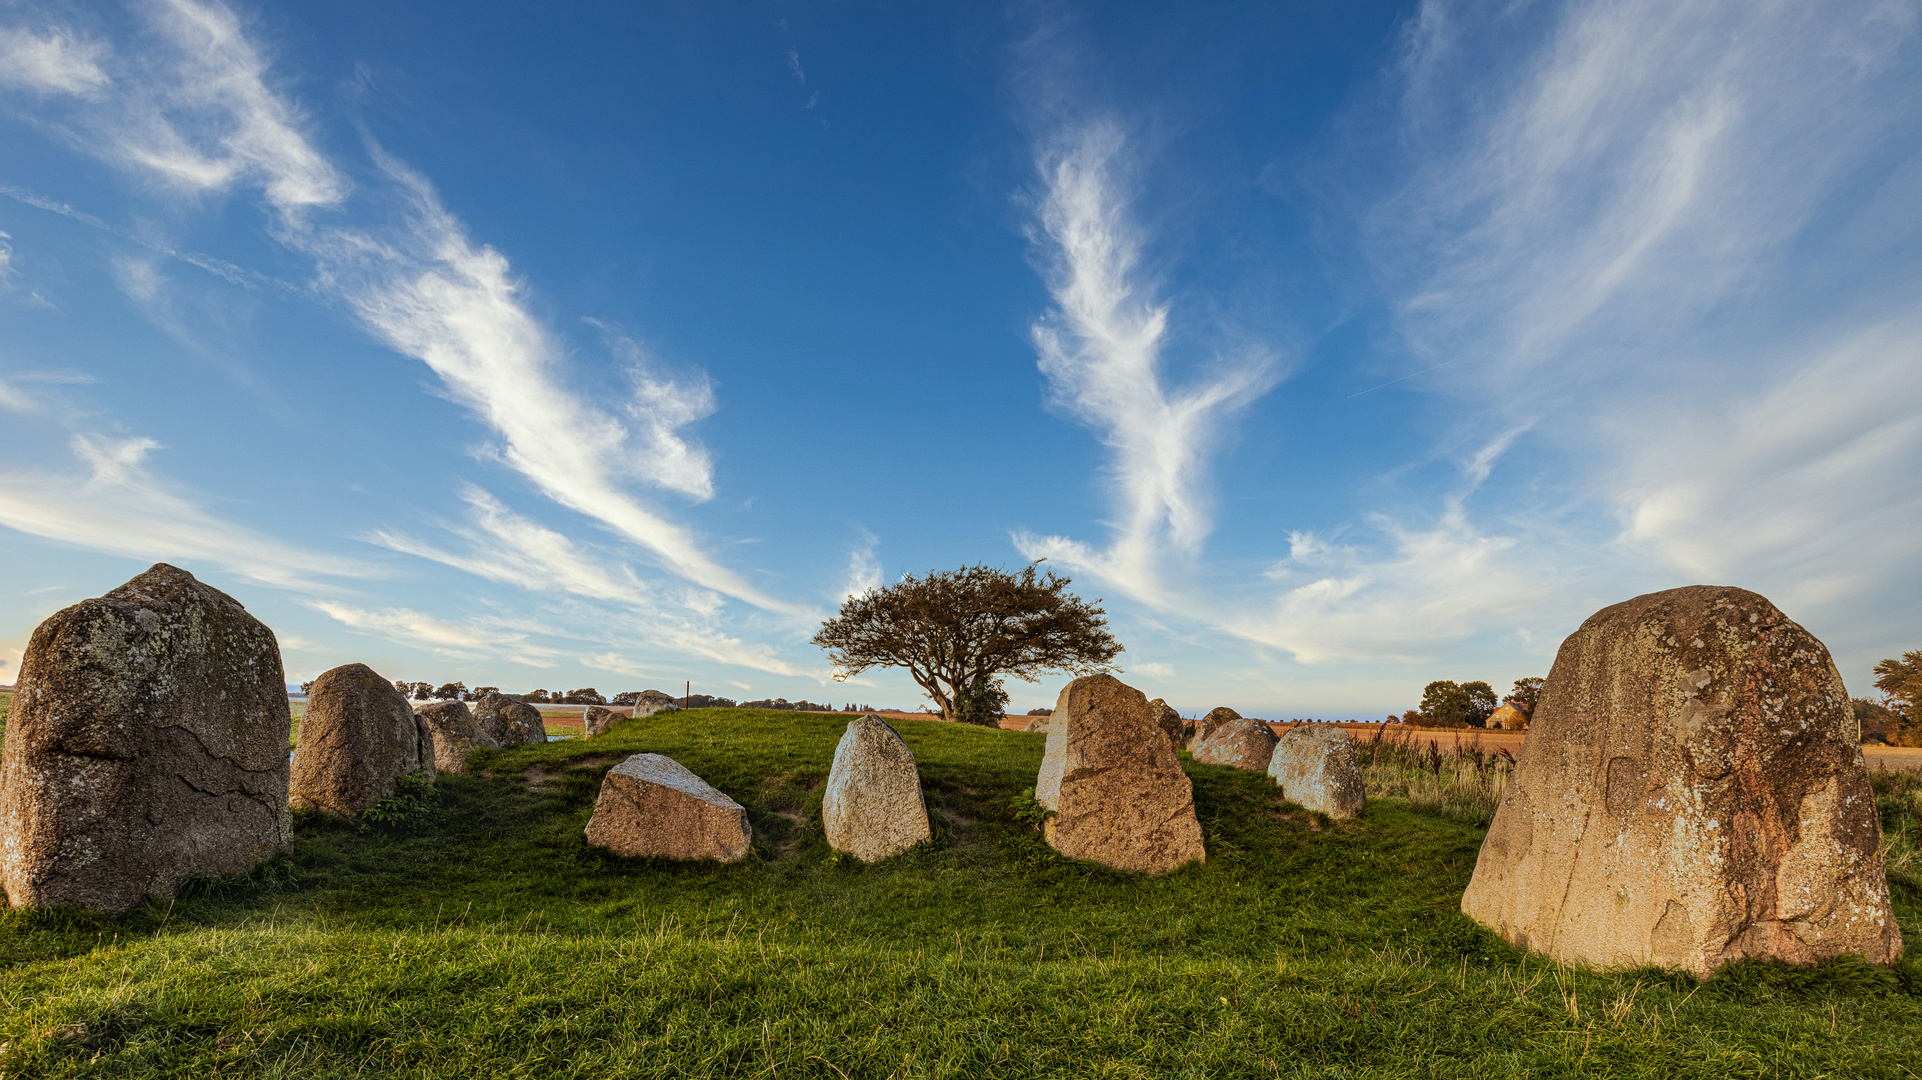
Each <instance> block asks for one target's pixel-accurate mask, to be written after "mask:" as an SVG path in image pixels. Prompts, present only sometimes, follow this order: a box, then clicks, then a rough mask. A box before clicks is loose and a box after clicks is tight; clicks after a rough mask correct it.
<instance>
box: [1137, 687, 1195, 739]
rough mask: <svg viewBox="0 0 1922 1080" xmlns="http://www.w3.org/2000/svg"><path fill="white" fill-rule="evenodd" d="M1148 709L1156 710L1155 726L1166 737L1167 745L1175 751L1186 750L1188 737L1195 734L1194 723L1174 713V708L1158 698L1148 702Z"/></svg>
mask: <svg viewBox="0 0 1922 1080" xmlns="http://www.w3.org/2000/svg"><path fill="white" fill-rule="evenodd" d="M1148 707H1149V708H1151V709H1154V710H1156V712H1155V726H1156V727H1159V728H1160V729H1161V733H1162V734H1163V735H1166V736H1167V737H1168V744H1169V745H1170V746H1173V747H1174V748H1175V749H1176V750H1186V749H1187V748H1188V738H1189V736H1191V735H1193V734H1194V733H1195V722H1194V721H1193V720H1190V719H1188V718H1187V717H1185V716H1183V715H1181V714H1180V713H1178V712H1176V711H1175V708H1174V706H1172V705H1170V704H1168V703H1167V702H1165V701H1163V700H1161V699H1160V698H1156V699H1154V700H1153V701H1150V702H1149V703H1148Z"/></svg>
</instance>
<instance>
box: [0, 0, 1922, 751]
mask: <svg viewBox="0 0 1922 1080" xmlns="http://www.w3.org/2000/svg"><path fill="white" fill-rule="evenodd" d="M1918 50H1919V45H1918V10H1917V4H1916V3H1913V2H1887V0H1874V2H1863V3H1855V2H1850V0H1837V2H1833V3H1825V4H1820V5H1796V4H1773V3H1755V2H1753V0H1731V2H1726V3H1721V2H1701V3H1688V4H1675V3H1672V2H1666V0H1664V2H1654V0H1649V2H1593V3H1566V4H1552V3H1545V2H1536V3H1529V4H1465V3H1463V4H1458V3H1450V2H1442V0H1434V2H1426V3H1416V4H1407V3H1403V4H1366V3H1354V4H1320V5H1276V4H1262V5H1230V4H1194V5H1166V4H1100V5H1094V4H1088V5H1081V6H1077V5H1072V4H1033V5H1023V4H1014V5H1010V6H1005V7H994V6H991V5H945V6H939V5H895V4H887V5H874V4H832V5H808V4H798V3H794V4H789V3H779V4H740V5H714V4H701V3H684V4H653V5H629V4H608V5H587V4H580V5H563V6H562V7H561V8H560V9H557V8H556V7H555V6H554V5H532V4H527V5H517V6H516V5H503V4H474V3H462V4H458V5H455V4H443V3H431V2H422V3H412V4H401V5H396V4H376V3H360V2H343V3H334V4H328V5H299V4H294V5H276V6H272V7H255V6H246V5H236V6H223V5H221V4H219V3H213V2H202V0H137V2H135V3H132V4H129V5H125V6H122V5H117V4H112V3H107V4H101V5H72V6H68V5H60V4H40V3H26V2H10V3H0V234H4V235H0V245H4V246H0V567H4V570H3V571H0V682H7V681H11V679H12V675H13V673H14V672H15V671H16V670H17V664H18V660H19V656H20V649H21V648H22V647H23V646H24V645H25V642H26V638H27V636H28V634H29V633H30V632H31V630H32V628H33V626H34V625H35V624H36V623H37V622H38V621H39V620H41V619H43V618H45V617H46V616H47V615H48V614H50V613H51V612H53V611H56V610H58V609H59V608H61V607H63V606H65V605H67V604H71V603H73V602H74V601H76V600H79V599H82V598H85V597H88V596H95V595H99V594H100V593H102V592H104V591H106V590H107V589H109V588H111V587H113V586H115V585H117V584H119V583H120V582H122V581H124V580H126V579H127V578H129V577H131V576H133V575H134V574H135V573H137V572H138V571H139V570H141V569H142V568H144V567H145V566H146V565H147V564H149V563H151V562H154V561H157V560H165V561H169V562H173V563H176V564H178V565H181V566H183V567H186V568H188V569H190V570H191V571H193V572H194V573H195V574H197V575H198V576H200V577H201V578H202V579H203V580H206V581H209V582H211V583H213V584H215V585H217V586H218V587H220V588H222V589H225V590H226V591H228V592H230V593H232V594H233V595H235V596H236V597H238V598H239V599H241V601H242V602H243V603H245V604H247V606H248V607H249V609H250V610H251V611H253V612H254V613H255V614H257V615H258V616H259V617H261V618H262V619H263V620H264V621H266V622H267V623H268V624H269V625H270V626H272V627H273V628H274V629H275V631H276V632H277V633H278V634H279V635H280V638H281V642H282V647H283V651H284V653H285V657H286V661H287V668H288V674H289V677H290V678H293V679H304V678H311V677H312V676H313V675H315V674H317V673H319V672H320V671H322V670H324V669H326V668H328V667H331V666H334V665H336V664H340V663H346V662H349V661H363V662H366V663H369V664H371V665H373V666H374V667H375V668H376V670H379V671H381V672H382V673H383V674H387V675H389V676H390V677H393V678H405V679H409V680H430V681H434V682H440V681H446V680H454V679H460V680H464V681H466V682H467V683H469V684H470V685H479V684H483V683H485V684H495V685H500V686H502V687H504V688H507V689H510V690H523V689H531V688H534V687H545V688H550V689H552V688H573V687H576V686H583V685H591V686H595V687H598V688H600V689H601V690H603V691H604V692H613V691H616V690H625V689H640V688H643V687H660V688H664V689H665V688H670V687H678V686H679V685H680V684H681V682H682V681H683V680H692V681H693V683H694V684H695V687H696V689H697V690H705V691H707V692H711V693H718V694H725V695H727V696H732V697H737V698H741V697H764V696H784V697H789V698H799V697H808V698H812V699H815V700H823V699H826V700H833V701H837V702H839V701H850V700H853V701H864V702H872V703H874V704H878V705H909V704H911V703H912V702H914V701H915V700H916V699H917V692H916V691H915V690H914V689H913V687H912V685H911V684H910V683H909V682H908V681H907V680H906V679H905V678H904V677H901V676H899V675H897V674H893V673H870V674H869V675H865V676H862V677H861V678H860V679H858V680H856V681H855V682H853V683H851V684H845V685H844V684H837V683H835V682H833V681H832V680H831V679H830V677H829V672H828V671H827V667H826V663H825V660H824V658H823V657H822V656H821V654H820V653H819V652H818V651H817V650H815V649H814V648H812V647H811V646H809V645H808V644H807V639H808V637H809V636H810V635H811V634H812V632H813V630H814V628H815V627H816V626H817V625H818V624H819V621H820V620H821V619H822V618H823V617H825V616H826V615H827V614H829V613H830V612H831V611H832V610H833V608H834V606H835V605H836V604H838V602H839V600H840V599H841V598H842V597H843V596H845V595H846V594H847V593H848V592H849V590H856V589H860V588H864V587H868V586H871V585H874V584H876V583H885V582H888V581H892V580H897V579H898V578H899V577H900V576H901V575H902V574H904V573H910V572H913V573H920V572H925V571H927V570H929V569H930V568H952V567H955V566H959V565H961V564H963V563H972V562H987V563H991V564H997V565H1004V566H1010V567H1013V566H1017V565H1020V564H1022V563H1024V562H1026V561H1027V560H1029V559H1034V558H1041V557H1046V558H1047V559H1048V560H1049V562H1048V564H1047V565H1049V566H1051V567H1054V568H1056V569H1059V570H1061V571H1063V572H1066V573H1068V574H1070V575H1072V576H1073V577H1074V578H1075V580H1076V584H1077V589H1078V591H1081V592H1082V593H1083V594H1084V595H1088V596H1098V597H1101V598H1103V599H1104V601H1105V605H1106V607H1107V609H1108V611H1109V612H1110V614H1111V617H1112V622H1113V625H1114V629H1115V631H1116V633H1117V636H1118V637H1120V639H1121V640H1122V641H1123V642H1124V644H1126V646H1127V649H1128V651H1127V653H1126V654H1125V655H1124V656H1123V657H1122V658H1121V663H1122V665H1123V667H1124V668H1125V669H1126V670H1127V675H1126V677H1127V678H1128V680H1129V681H1131V682H1133V683H1135V684H1136V685H1138V686H1140V687H1141V688H1142V689H1144V690H1146V691H1148V692H1149V693H1150V694H1151V695H1156V696H1164V697H1166V698H1168V699H1169V700H1170V701H1172V702H1174V703H1175V704H1177V705H1178V706H1180V707H1181V708H1183V709H1184V710H1189V711H1193V710H1200V709H1206V708H1209V707H1211V706H1213V705H1217V704H1229V705H1233V706H1235V707H1237V708H1239V709H1241V710H1242V711H1244V712H1248V713H1251V714H1256V715H1267V716H1272V717H1287V716H1318V717H1328V718H1334V717H1346V716H1379V715H1381V714H1383V713H1385V712H1387V711H1390V710H1393V711H1400V710H1402V709H1404V708H1408V707H1410V706H1412V705H1414V704H1415V702H1416V699H1417V698H1418V696H1419V693H1420V688H1421V687H1422V685H1424V684H1425V683H1427V682H1428V681H1429V680H1431V679H1436V678H1453V679H1472V678H1480V679H1486V680H1488V681H1490V682H1492V683H1495V684H1496V685H1497V686H1498V687H1506V686H1507V685H1508V683H1509V681H1511V680H1513V679H1516V678H1519V677H1522V676H1528V675H1540V674H1545V673H1546V672H1547V669H1548V666H1549V663H1550V661H1551V660H1552V658H1553V655H1554V650H1555V648H1556V646H1557V645H1558V644H1559V642H1560V641H1561V639H1562V638H1563V637H1564V636H1565V635H1566V634H1568V633H1569V632H1570V631H1571V630H1573V629H1574V628H1575V626H1576V625H1578V624H1579V623H1580V621H1581V620H1582V619H1583V618H1585V617H1586V616H1587V615H1589V614H1590V613H1592V612H1593V611H1594V610H1596V609H1597V608H1600V607H1602V606H1605V605H1607V604H1610V603H1614V602H1616V601H1619V600H1623V599H1626V598H1628V597H1630V596H1634V595H1637V594H1640V593H1644V592H1649V591H1653V590H1656V589H1663V588H1669V587H1673V586H1677V585H1684V584H1693V583H1698V582H1710V583H1722V584H1733V585H1740V586H1743V587H1746V588H1751V589H1754V590H1756V591H1759V592H1761V593H1763V594H1765V595H1767V596H1769V597H1770V598H1771V599H1773V600H1775V601H1776V602H1777V603H1778V604H1779V605H1781V606H1782V607H1783V608H1784V609H1785V610H1786V611H1787V612H1788V613H1789V615H1790V616H1791V617H1793V618H1795V619H1797V620H1798V621H1800V622H1801V623H1803V625H1805V626H1807V627H1808V628H1809V629H1810V630H1812V631H1813V632H1815V633H1816V634H1817V635H1818V636H1820V637H1821V638H1822V639H1823V640H1825V641H1826V642H1827V643H1828V644H1829V646H1830V648H1831V649H1833V650H1834V651H1835V653H1836V657H1837V660H1838V662H1839V663H1840V665H1841V668H1842V671H1843V675H1844V677H1845V679H1846V681H1847V682H1848V684H1849V686H1850V688H1851V690H1852V692H1855V693H1858V694H1862V693H1867V692H1868V691H1869V676H1868V669H1869V667H1870V666H1871V665H1872V664H1873V663H1874V662H1875V661H1876V660H1877V659H1879V658H1881V657H1884V656H1890V655H1895V654H1897V653H1899V652H1902V651H1906V650H1909V649H1914V648H1917V647H1922V620H1918V618H1917V615H1916V612H1917V611H1918V609H1919V606H1922V605H1919V604H1918V601H1922V557H1919V554H1922V468H1918V467H1917V466H1918V462H1922V364H1919V363H1918V361H1922V305H1918V299H1922V298H1919V297H1918V289H1919V288H1922V244H1918V240H1919V239H1922V236H1919V235H1918V229H1919V228H1922V85H1918V84H1919V83H1922V77H1919V76H1922V64H1919V63H1918V60H1919V59H1922V54H1919V51H1918ZM1058 688H1059V684H1058V682H1047V683H1041V684H1032V685H1031V684H1024V683H1018V682H1017V683H1014V684H1012V685H1011V687H1010V689H1011V690H1012V691H1013V693H1014V703H1015V705H1017V706H1018V707H1020V708H1022V709H1026V708H1028V707H1032V706H1035V705H1041V704H1051V703H1052V701H1053V697H1054V694H1055V692H1056V691H1057V690H1058Z"/></svg>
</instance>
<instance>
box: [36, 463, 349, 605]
mask: <svg viewBox="0 0 1922 1080" xmlns="http://www.w3.org/2000/svg"><path fill="white" fill-rule="evenodd" d="M158 448H159V444H158V443H156V442H154V441H153V440H152V439H144V438H131V439H115V438H109V437H106V436H102V435H92V434H81V435H76V436H74V439H73V442H72V450H73V454H74V457H75V458H76V459H77V461H78V463H79V464H80V465H81V466H82V469H81V470H80V471H79V472H78V473H77V474H76V473H71V472H66V473H62V472H37V471H29V470H17V469H9V470H0V525H5V526H7V527H9V528H13V529H18V530H19V531H21V532H23V533H27V534H29V535H32V536H39V537H43V538H45V539H48V540H53V541H56V542H59V543H63V544H70V545H72V546H74V547H78V548H83V549H85V550H89V551H100V552H106V553H108V554H111V555H125V556H129V557H131V558H136V559H143V560H160V561H169V562H205V563H211V564H214V565H217V566H221V567H224V568H225V569H227V570H229V571H231V572H233V573H235V574H238V575H240V576H242V577H245V578H248V579H251V580H253V581H257V582H260V583H262V584H264V585H273V586H277V587H280V588H286V589H298V590H302V591H307V592H323V593H324V592H328V591H332V588H331V587H330V586H328V585H327V584H325V582H324V581H323V579H325V578H329V577H335V578H342V577H344V578H366V577H371V576H373V575H374V570H373V568H372V567H370V566H368V565H367V564H365V563H363V562H361V561H359V560H355V559H345V558H340V557H338V556H334V555H328V554H324V553H321V552H316V551H310V550H307V549H305V548H301V547H298V546H295V545H292V544H287V543H284V542H282V541H280V540H277V539H275V538H273V537H271V536H267V535H264V534H262V533H260V532H258V531H256V530H253V529H249V528H246V527H243V526H240V525H238V524H236V523H234V522H233V521H230V520H227V519H224V518H221V517H219V516H217V515H215V514H213V513H210V512H209V511H207V510H206V509H205V508H204V507H203V506H202V505H201V502H200V500H198V499H197V498H196V497H194V495H193V494H192V493H191V492H188V491H185V490H183V489H182V488H180V487H179V486H178V485H176V484H173V483H171V482H170V481H168V480H167V479H166V478H164V477H162V476H159V475H157V474H156V473H154V472H153V470H151V469H150V468H149V467H148V466H147V456H148V455H149V454H150V453H152V452H153V451H154V450H156V449H158Z"/></svg>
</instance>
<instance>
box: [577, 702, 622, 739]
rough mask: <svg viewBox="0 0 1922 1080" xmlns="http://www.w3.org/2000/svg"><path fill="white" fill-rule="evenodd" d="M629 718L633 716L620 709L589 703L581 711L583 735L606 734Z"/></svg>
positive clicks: (585, 736) (584, 736)
mask: <svg viewBox="0 0 1922 1080" xmlns="http://www.w3.org/2000/svg"><path fill="white" fill-rule="evenodd" d="M627 719H631V718H630V717H629V716H628V715H627V714H626V713H624V712H622V711H620V710H619V709H609V708H606V707H604V706H601V705H589V706H588V707H587V708H586V709H584V710H582V712H581V728H582V732H583V735H582V737H583V738H588V739H591V738H593V737H594V736H596V735H605V734H607V733H608V731H609V730H610V729H611V728H613V726H614V725H615V724H618V723H620V722H621V721H623V720H627Z"/></svg>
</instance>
